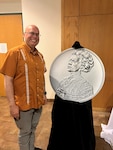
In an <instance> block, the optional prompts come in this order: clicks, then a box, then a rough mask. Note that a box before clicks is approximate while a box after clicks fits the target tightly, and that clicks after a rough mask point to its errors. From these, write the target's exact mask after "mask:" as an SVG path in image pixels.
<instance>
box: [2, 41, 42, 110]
mask: <svg viewBox="0 0 113 150" xmlns="http://www.w3.org/2000/svg"><path fill="white" fill-rule="evenodd" d="M44 72H45V61H44V59H43V56H42V54H41V53H40V52H39V51H38V50H35V51H34V52H31V49H30V47H28V46H27V45H26V44H25V43H23V44H22V45H20V46H18V47H15V48H13V49H11V50H9V51H8V52H7V54H6V58H5V61H4V63H3V66H2V68H1V69H0V73H2V74H5V75H8V76H11V77H13V79H14V98H15V102H16V104H17V105H18V106H19V107H20V110H23V111H24V110H29V109H32V108H34V109H37V108H39V107H40V106H42V105H43V104H44V99H43V96H44V89H45V80H44Z"/></svg>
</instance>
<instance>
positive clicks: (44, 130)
mask: <svg viewBox="0 0 113 150" xmlns="http://www.w3.org/2000/svg"><path fill="white" fill-rule="evenodd" d="M52 104H53V103H52V102H48V104H47V105H45V106H44V107H43V112H42V116H41V119H40V122H39V125H38V128H37V130H36V146H38V147H40V148H42V149H43V150H46V148H47V144H48V139H49V134H50V128H51V109H52ZM95 116H96V117H94V120H99V119H98V118H97V116H98V115H95ZM96 122H97V121H96ZM95 132H96V135H97V137H96V150H112V148H111V147H110V145H109V144H108V143H106V142H105V141H104V140H103V139H101V138H100V137H99V136H98V135H99V133H100V127H99V126H97V127H96V128H95ZM97 132H98V134H97ZM0 150H19V147H18V129H17V127H16V125H15V123H14V120H13V119H12V117H11V116H10V114H9V107H8V102H7V100H6V98H5V97H0Z"/></svg>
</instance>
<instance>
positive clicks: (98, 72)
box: [50, 48, 105, 103]
mask: <svg viewBox="0 0 113 150" xmlns="http://www.w3.org/2000/svg"><path fill="white" fill-rule="evenodd" d="M104 81H105V69H104V65H103V63H102V61H101V59H100V58H99V57H98V56H97V55H96V54H95V53H94V52H92V51H91V50H89V49H87V48H79V49H74V48H69V49H66V50H65V51H63V52H61V53H60V54H59V55H58V56H57V57H56V58H55V60H54V61H53V63H52V65H51V68H50V83H51V85H52V88H53V90H54V91H55V93H56V94H57V95H58V96H59V97H60V98H61V99H63V100H68V101H75V102H80V103H82V102H86V101H88V100H91V99H92V98H94V97H95V96H96V95H97V94H98V93H99V92H100V90H101V88H102V87H103V84H104Z"/></svg>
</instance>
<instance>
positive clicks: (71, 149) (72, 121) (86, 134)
mask: <svg viewBox="0 0 113 150" xmlns="http://www.w3.org/2000/svg"><path fill="white" fill-rule="evenodd" d="M78 149H79V150H95V134H94V127H93V116H92V101H91V100H89V101H87V102H84V103H77V102H72V101H66V100H62V99H61V98H59V97H58V96H57V95H55V100H54V104H53V109H52V127H51V132H50V138H49V143H48V147H47V150H78Z"/></svg>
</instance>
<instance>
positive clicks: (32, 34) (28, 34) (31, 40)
mask: <svg viewBox="0 0 113 150" xmlns="http://www.w3.org/2000/svg"><path fill="white" fill-rule="evenodd" d="M24 40H25V42H26V44H27V45H28V46H29V47H31V49H34V48H35V46H36V45H37V44H38V43H39V29H38V28H37V27H36V26H29V27H28V28H26V31H25V33H24Z"/></svg>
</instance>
